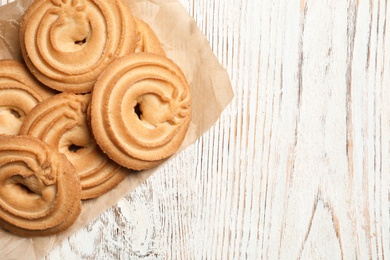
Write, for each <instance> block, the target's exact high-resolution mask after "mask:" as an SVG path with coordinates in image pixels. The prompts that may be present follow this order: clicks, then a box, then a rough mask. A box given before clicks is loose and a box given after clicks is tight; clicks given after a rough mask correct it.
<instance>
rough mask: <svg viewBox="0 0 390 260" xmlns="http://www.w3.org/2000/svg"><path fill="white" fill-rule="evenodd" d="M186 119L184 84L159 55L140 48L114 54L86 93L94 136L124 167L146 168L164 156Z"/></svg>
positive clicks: (173, 67) (187, 90)
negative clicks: (120, 54) (118, 55)
mask: <svg viewBox="0 0 390 260" xmlns="http://www.w3.org/2000/svg"><path fill="white" fill-rule="evenodd" d="M190 120H191V95H190V87H189V85H188V83H187V80H186V78H185V76H184V74H183V72H182V71H181V70H180V68H179V67H178V66H177V65H176V64H175V63H174V62H173V61H172V60H170V59H168V58H167V57H165V56H161V55H157V54H153V53H145V52H141V53H134V54H131V55H128V56H126V57H123V58H120V59H118V60H116V61H115V62H113V63H112V64H111V65H110V66H109V67H108V68H107V69H106V70H105V71H104V72H103V73H102V74H101V76H100V77H99V79H98V81H97V82H96V85H95V87H94V90H93V92H92V100H91V127H92V132H93V134H94V136H95V139H96V141H97V143H98V145H99V146H100V147H101V148H102V150H103V151H104V152H105V153H106V154H107V155H108V156H110V157H111V159H112V160H114V161H116V162H117V163H118V164H120V165H123V166H125V167H127V168H130V169H134V170H143V169H148V168H151V167H154V166H156V165H157V164H159V163H161V162H162V161H163V160H165V159H166V158H168V157H170V156H171V155H172V154H173V153H174V152H176V151H177V149H178V148H179V147H180V145H181V143H182V142H183V139H184V137H185V135H186V132H187V129H188V126H189V123H190Z"/></svg>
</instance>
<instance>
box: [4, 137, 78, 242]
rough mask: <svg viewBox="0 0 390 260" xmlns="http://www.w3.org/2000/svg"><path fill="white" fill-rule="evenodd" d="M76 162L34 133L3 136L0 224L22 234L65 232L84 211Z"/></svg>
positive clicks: (39, 234)
mask: <svg viewBox="0 0 390 260" xmlns="http://www.w3.org/2000/svg"><path fill="white" fill-rule="evenodd" d="M80 192H81V188H80V183H79V179H78V176H77V175H76V174H75V170H74V168H73V165H72V164H71V163H70V162H69V161H68V160H67V159H66V157H65V156H64V155H62V154H60V153H57V152H56V151H54V150H53V149H52V148H51V147H50V146H48V145H47V144H45V143H44V142H42V141H40V140H38V139H36V138H33V137H31V136H10V135H0V227H2V228H4V229H6V230H8V231H11V232H12V233H15V234H17V235H21V236H44V235H52V234H56V233H59V232H61V231H64V230H65V229H67V228H68V227H70V226H71V225H72V224H73V223H74V222H75V220H76V219H77V217H78V216H79V214H80V212H81V200H80Z"/></svg>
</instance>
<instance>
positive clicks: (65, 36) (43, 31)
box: [20, 0, 137, 93]
mask: <svg viewBox="0 0 390 260" xmlns="http://www.w3.org/2000/svg"><path fill="white" fill-rule="evenodd" d="M135 28H136V26H135V21H134V18H133V16H132V14H131V10H130V9H129V7H128V6H127V4H126V3H125V1H124V0H36V1H35V2H33V4H32V5H31V6H30V7H29V8H28V9H27V12H26V13H25V15H24V17H23V19H22V22H21V26H20V43H21V50H22V54H23V57H24V59H25V61H26V64H27V65H28V67H29V68H30V70H31V71H32V73H33V74H34V75H35V76H36V77H37V78H38V79H39V80H40V81H41V82H43V83H44V84H46V85H48V86H49V87H51V88H54V89H56V90H58V91H62V92H73V93H86V92H90V91H91V89H92V87H93V84H94V82H95V80H96V78H97V77H98V75H99V74H100V73H101V72H102V71H103V69H104V68H105V67H106V66H107V65H108V64H109V63H111V62H112V61H113V60H114V59H115V58H116V57H120V56H124V55H126V54H128V53H131V52H134V50H135V45H136V41H137V39H136V31H135V30H136V29H135Z"/></svg>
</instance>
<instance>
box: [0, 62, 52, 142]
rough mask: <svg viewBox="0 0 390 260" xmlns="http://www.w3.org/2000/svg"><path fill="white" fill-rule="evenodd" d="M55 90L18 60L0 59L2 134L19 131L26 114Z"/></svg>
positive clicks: (12, 133)
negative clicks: (39, 79) (36, 77)
mask: <svg viewBox="0 0 390 260" xmlns="http://www.w3.org/2000/svg"><path fill="white" fill-rule="evenodd" d="M52 95H54V91H52V90H51V89H49V88H47V87H46V86H44V85H43V84H41V83H40V82H39V81H37V80H36V79H35V78H34V77H33V75H31V73H30V71H29V70H28V69H27V67H26V66H25V65H24V64H23V63H21V62H19V61H16V60H1V61H0V134H8V135H16V134H18V133H19V129H20V125H21V124H22V122H23V120H24V118H25V116H26V114H27V113H28V112H30V110H31V109H32V108H33V107H35V106H36V105H37V104H38V103H39V102H41V101H43V100H44V99H46V98H48V97H50V96H52Z"/></svg>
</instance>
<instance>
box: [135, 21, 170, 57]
mask: <svg viewBox="0 0 390 260" xmlns="http://www.w3.org/2000/svg"><path fill="white" fill-rule="evenodd" d="M134 19H135V24H136V28H137V45H136V48H135V52H152V53H156V54H160V55H164V56H165V51H164V48H163V47H162V45H161V42H160V40H159V39H158V37H157V35H156V33H155V32H154V31H153V29H152V28H151V27H150V26H149V24H147V23H146V22H144V21H143V20H141V19H138V18H134Z"/></svg>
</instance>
